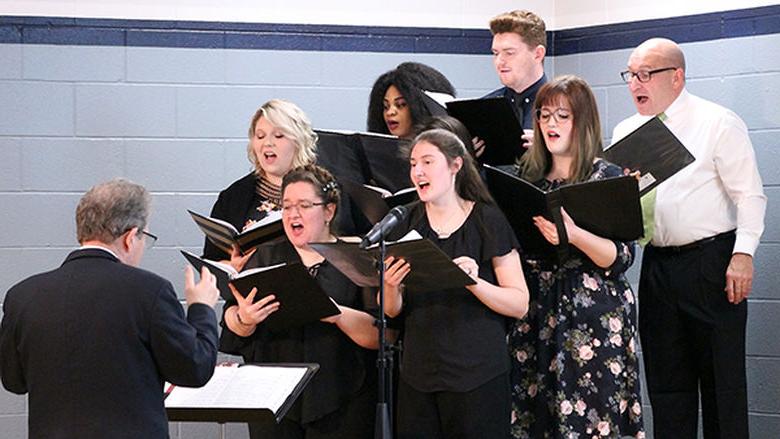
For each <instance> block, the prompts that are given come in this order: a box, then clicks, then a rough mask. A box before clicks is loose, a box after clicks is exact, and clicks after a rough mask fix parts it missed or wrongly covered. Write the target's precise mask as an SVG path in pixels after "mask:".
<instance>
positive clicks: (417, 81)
mask: <svg viewBox="0 0 780 439" xmlns="http://www.w3.org/2000/svg"><path fill="white" fill-rule="evenodd" d="M391 85H394V86H395V88H397V89H398V91H399V92H401V95H402V96H403V97H404V99H405V100H406V104H407V105H408V106H409V112H410V113H411V116H412V125H414V124H417V123H421V122H423V121H424V120H425V119H426V118H427V117H430V116H431V112H430V111H429V110H428V108H427V107H426V106H425V102H424V101H423V97H422V94H423V92H422V91H423V90H428V91H435V92H439V93H447V94H449V95H452V96H455V88H454V87H453V86H452V84H450V81H449V80H447V78H446V77H445V76H444V75H443V74H442V73H441V72H440V71H438V70H436V69H434V68H433V67H430V66H427V65H425V64H420V63H416V62H405V63H401V64H399V65H398V67H396V68H395V69H393V70H390V71H389V72H385V73H383V74H382V75H381V76H380V77H379V78H377V80H376V82H374V86H373V87H372V88H371V95H370V97H369V100H368V118H367V121H366V128H367V130H368V131H371V132H374V133H383V134H390V130H388V129H387V124H386V123H385V118H384V107H383V105H382V102H383V100H384V98H385V92H386V91H387V89H388V88H389V87H390V86H391Z"/></svg>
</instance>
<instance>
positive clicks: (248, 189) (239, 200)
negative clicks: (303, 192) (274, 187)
mask: <svg viewBox="0 0 780 439" xmlns="http://www.w3.org/2000/svg"><path fill="white" fill-rule="evenodd" d="M257 179H258V177H257V174H255V173H254V172H250V173H249V174H247V175H245V176H244V177H241V178H240V179H238V180H236V181H234V182H233V183H232V184H231V185H230V186H228V187H227V189H225V190H223V191H222V192H220V193H219V197H217V202H216V203H214V207H213V208H212V209H211V215H209V216H211V217H212V218H217V219H221V220H223V221H227V222H229V223H230V224H232V225H233V227H235V228H236V229H237V230H239V231H241V230H242V229H243V228H244V225H245V224H246V222H247V220H250V219H252V220H258V219H260V216H259V215H260V212H259V211H258V207H260V206H262V205H263V203H264V202H266V201H268V200H267V199H265V198H263V197H262V196H260V195H259V194H257V191H256V187H257ZM203 257H204V258H206V259H211V260H214V261H220V260H224V259H230V255H229V254H227V253H225V252H224V251H222V250H221V249H220V248H219V247H217V246H216V245H214V244H213V243H212V242H211V241H210V240H209V239H208V238H206V239H205V243H204V244H203Z"/></svg>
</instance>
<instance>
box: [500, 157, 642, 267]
mask: <svg viewBox="0 0 780 439" xmlns="http://www.w3.org/2000/svg"><path fill="white" fill-rule="evenodd" d="M485 171H486V176H487V183H488V187H489V188H490V192H491V193H492V194H493V197H494V198H495V200H496V203H497V204H498V206H499V207H500V208H501V210H502V211H503V212H504V214H505V215H506V216H507V219H509V223H510V224H511V225H512V228H513V229H514V231H515V235H516V236H517V239H518V241H520V246H521V250H522V251H523V252H524V253H526V254H529V255H533V256H534V257H541V258H544V259H554V258H556V257H557V258H558V260H559V261H560V262H563V259H565V258H566V257H567V252H568V250H567V248H566V247H567V246H568V245H569V244H568V241H565V240H563V239H561V244H560V245H559V246H557V247H556V246H553V245H552V244H550V243H549V242H547V240H546V239H544V236H542V234H541V232H540V231H539V229H538V228H537V227H536V226H535V225H534V221H533V217H534V216H543V217H545V218H547V219H548V220H550V221H552V222H554V223H555V225H556V228H557V229H558V234H559V236H563V233H562V232H561V229H563V228H564V225H563V219H562V217H561V214H560V208H561V207H562V208H564V209H566V212H568V214H569V215H570V216H571V217H572V219H573V220H574V222H575V223H577V225H578V226H580V227H582V228H583V229H585V230H588V231H589V232H592V233H594V234H596V235H598V236H602V237H604V238H607V239H617V240H621V241H632V240H634V239H637V238H639V237H641V236H642V233H643V229H642V209H641V206H640V204H639V189H638V185H637V181H636V178H634V177H632V176H622V177H615V178H608V179H604V180H594V181H586V182H582V183H574V184H569V185H564V186H561V187H559V188H557V189H555V190H552V191H549V192H545V191H543V190H541V189H539V188H538V187H536V186H535V185H533V184H532V183H530V182H528V181H525V180H523V179H522V178H519V177H517V176H515V175H512V174H510V173H508V172H505V171H503V170H500V169H498V168H494V167H492V166H487V165H485Z"/></svg>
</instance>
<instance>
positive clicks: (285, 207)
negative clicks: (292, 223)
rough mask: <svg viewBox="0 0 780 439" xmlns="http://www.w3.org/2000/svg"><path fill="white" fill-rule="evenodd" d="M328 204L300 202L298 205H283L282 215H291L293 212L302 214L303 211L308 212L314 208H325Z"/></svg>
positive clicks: (322, 202)
mask: <svg viewBox="0 0 780 439" xmlns="http://www.w3.org/2000/svg"><path fill="white" fill-rule="evenodd" d="M326 204H328V203H326V202H324V201H321V202H319V203H315V202H313V201H300V202H298V203H282V213H286V214H290V213H292V211H293V210H295V211H296V212H298V213H301V212H303V211H307V210H309V209H311V208H312V207H314V206H324V205H326Z"/></svg>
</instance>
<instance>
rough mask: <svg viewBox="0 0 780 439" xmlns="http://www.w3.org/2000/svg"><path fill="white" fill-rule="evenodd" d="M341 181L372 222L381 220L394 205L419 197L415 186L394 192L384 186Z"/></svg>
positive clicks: (409, 201)
mask: <svg viewBox="0 0 780 439" xmlns="http://www.w3.org/2000/svg"><path fill="white" fill-rule="evenodd" d="M340 183H341V187H342V188H343V189H344V192H346V193H347V194H349V196H350V197H351V198H352V200H353V201H354V202H355V204H356V205H357V206H358V207H359V208H360V211H361V212H363V215H365V216H366V218H367V219H368V220H369V221H370V222H371V224H376V223H378V222H379V221H381V220H382V218H384V217H385V215H387V212H389V211H390V209H392V208H393V207H395V206H400V205H402V204H409V203H411V202H414V201H416V200H417V199H418V198H417V189H415V188H414V187H407V188H404V189H401V190H400V191H396V192H394V193H392V192H390V191H389V190H387V189H384V188H380V187H377V186H372V185H368V184H360V183H356V182H354V181H350V180H342V181H341V182H340Z"/></svg>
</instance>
